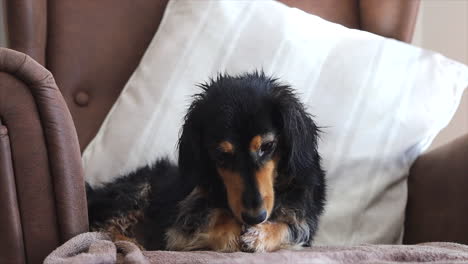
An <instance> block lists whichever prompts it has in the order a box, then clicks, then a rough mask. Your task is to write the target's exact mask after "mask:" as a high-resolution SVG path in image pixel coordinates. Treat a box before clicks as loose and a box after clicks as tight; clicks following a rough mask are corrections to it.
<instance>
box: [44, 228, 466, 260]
mask: <svg viewBox="0 0 468 264" xmlns="http://www.w3.org/2000/svg"><path fill="white" fill-rule="evenodd" d="M400 262H404V263H421V262H424V263H468V246H466V245H460V244H455V243H425V244H419V245H411V246H409V245H406V246H405V245H361V246H353V247H343V246H340V247H332V246H315V247H312V248H307V249H304V250H300V251H291V250H280V251H277V252H272V253H255V254H253V253H243V252H236V253H218V252H207V251H197V252H173V251H145V252H142V251H140V249H139V248H138V247H137V246H136V245H134V244H132V243H130V242H126V241H118V242H112V241H110V239H109V237H108V236H107V235H105V234H102V233H85V234H81V235H78V236H76V237H74V238H72V239H71V240H69V241H68V242H66V243H65V244H64V245H62V246H61V247H59V248H57V249H56V250H55V251H53V252H52V253H51V254H50V255H49V256H48V257H47V258H46V260H45V261H44V264H62V263H63V264H74V263H90V264H97V263H99V264H101V263H132V264H133V263H135V264H137V263H165V264H176V263H187V264H189V263H193V264H195V263H268V264H274V263H295V264H296V263H297V264H300V263H400Z"/></svg>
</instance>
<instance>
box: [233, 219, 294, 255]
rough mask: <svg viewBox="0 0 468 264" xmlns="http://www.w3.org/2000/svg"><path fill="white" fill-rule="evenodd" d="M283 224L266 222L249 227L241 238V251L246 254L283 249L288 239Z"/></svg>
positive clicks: (285, 227)
mask: <svg viewBox="0 0 468 264" xmlns="http://www.w3.org/2000/svg"><path fill="white" fill-rule="evenodd" d="M287 232H288V229H287V226H286V225H285V224H283V223H273V222H266V223H263V224H259V225H256V226H251V227H248V228H247V229H246V230H245V232H244V233H243V234H242V235H241V237H240V242H241V249H242V251H245V252H271V251H275V250H278V249H280V248H281V245H282V243H283V242H285V239H286V237H287Z"/></svg>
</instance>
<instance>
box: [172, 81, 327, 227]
mask: <svg viewBox="0 0 468 264" xmlns="http://www.w3.org/2000/svg"><path fill="white" fill-rule="evenodd" d="M201 87H202V88H203V92H202V93H200V94H198V95H196V96H195V99H194V101H193V103H192V105H191V106H190V108H189V111H188V113H187V115H186V117H185V124H184V126H183V128H182V134H181V138H180V142H179V167H180V170H181V173H182V174H183V175H184V176H186V177H187V180H195V181H196V183H197V184H200V185H201V186H203V187H204V188H205V189H207V190H211V191H215V192H216V191H219V190H217V189H222V190H223V193H225V194H227V202H228V205H229V207H230V209H231V211H232V212H233V214H234V215H235V217H236V218H237V219H238V220H239V221H241V222H243V223H246V224H249V225H254V224H258V223H261V222H263V221H265V220H266V219H268V217H269V216H270V215H271V213H272V210H273V207H274V204H275V190H278V189H282V188H287V186H288V185H291V184H294V185H299V186H301V185H302V186H304V187H306V186H308V185H310V184H314V177H313V175H314V174H315V175H316V174H318V173H316V172H318V171H319V170H320V165H319V155H318V153H317V144H316V143H317V142H316V141H317V127H316V126H315V124H314V122H313V121H312V119H311V118H310V116H309V115H308V114H307V113H306V111H305V110H304V107H303V105H302V104H301V103H300V102H299V100H298V99H297V98H296V97H295V95H294V93H293V92H292V90H291V88H290V87H289V86H287V85H282V84H280V83H279V82H277V81H276V80H275V79H271V78H268V77H266V76H265V75H264V74H263V73H252V74H245V75H241V76H236V77H232V76H226V75H220V76H218V78H217V79H215V80H211V81H210V82H209V83H207V84H203V85H201ZM224 191H225V192H224Z"/></svg>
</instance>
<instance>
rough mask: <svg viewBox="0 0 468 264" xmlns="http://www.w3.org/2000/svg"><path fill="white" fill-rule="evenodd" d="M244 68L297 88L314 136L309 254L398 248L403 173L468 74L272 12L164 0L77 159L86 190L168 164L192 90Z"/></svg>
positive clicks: (281, 8)
mask: <svg viewBox="0 0 468 264" xmlns="http://www.w3.org/2000/svg"><path fill="white" fill-rule="evenodd" d="M129 41H131V40H129ZM254 69H263V70H264V71H265V72H266V73H267V74H270V75H274V76H276V77H279V78H280V79H281V80H282V81H283V82H287V83H289V84H291V85H292V86H293V87H295V88H296V89H297V91H298V93H299V94H300V98H301V100H302V101H303V102H304V103H305V104H306V106H307V107H308V110H309V111H310V112H311V113H312V114H313V115H314V116H315V117H316V118H315V120H316V122H317V123H318V124H319V126H321V127H322V130H323V134H322V136H321V141H320V146H319V150H320V153H321V155H322V156H323V165H324V168H325V169H326V171H327V172H328V173H327V179H328V186H329V188H328V205H327V206H326V211H325V214H324V216H323V217H322V219H321V224H320V228H319V232H318V234H317V237H316V239H315V241H316V243H317V244H342V245H350V244H359V243H399V242H401V239H402V231H403V221H404V209H405V205H406V197H407V189H406V179H407V174H408V169H409V167H410V165H411V163H412V162H413V161H414V160H415V158H417V156H418V155H420V154H421V153H422V152H423V151H424V150H425V149H426V148H427V147H428V146H429V144H430V143H431V141H432V140H433V139H434V137H435V136H436V134H437V133H438V132H439V131H440V130H441V129H442V128H443V127H444V126H445V125H446V124H447V123H448V122H449V120H450V119H451V117H452V115H453V114H454V111H455V110H456V108H457V106H458V104H459V101H460V97H461V94H462V92H463V90H464V88H465V87H466V86H467V84H468V69H467V67H466V66H465V65H462V64H459V63H456V62H454V61H452V60H449V59H447V58H445V57H443V56H441V55H439V54H435V53H433V52H429V51H426V50H423V49H420V48H417V47H414V46H411V45H408V44H405V43H402V42H399V41H396V40H392V39H387V38H383V37H380V36H377V35H374V34H371V33H368V32H363V31H359V30H352V29H348V28H345V27H343V26H340V25H337V24H334V23H331V22H328V21H325V20H323V19H321V18H319V17H317V16H313V15H310V14H307V13H304V12H302V11H300V10H298V9H292V8H288V7H287V6H285V5H283V4H281V3H278V2H274V1H170V2H169V4H168V6H167V9H166V11H165V15H164V18H163V20H162V22H161V24H160V26H159V29H158V32H157V33H156V35H155V36H154V39H153V40H152V42H151V44H150V46H149V47H148V50H147V51H146V53H145V55H144V57H143V59H142V61H141V63H140V65H139V66H138V68H137V69H136V71H135V72H134V74H133V75H132V77H131V78H130V80H129V81H128V83H127V85H126V86H125V88H124V89H123V91H122V94H121V95H120V97H119V98H118V100H117V101H116V103H115V104H114V106H113V107H112V109H111V111H110V112H109V114H108V116H107V118H106V119H105V121H104V123H103V125H102V127H101V129H100V130H99V132H98V134H97V135H96V137H95V138H94V140H93V141H92V142H91V143H90V144H89V146H88V147H87V148H86V150H85V151H84V154H83V161H84V166H85V173H86V179H87V181H88V182H89V183H91V184H93V185H96V184H101V183H104V182H109V181H111V180H112V179H114V178H115V177H117V176H119V175H121V174H123V173H128V172H130V171H133V170H135V169H136V168H137V167H139V166H142V165H145V164H147V163H150V162H152V161H154V160H155V159H157V158H158V157H162V156H165V155H169V156H170V157H172V158H173V159H174V160H175V156H176V148H175V146H176V142H177V139H178V135H179V130H180V127H181V124H182V118H183V115H184V113H185V111H186V109H187V106H188V105H189V103H190V101H191V98H190V96H191V95H192V94H194V93H196V92H198V91H199V89H198V88H197V87H196V86H195V84H197V83H200V82H204V81H206V80H207V79H208V78H209V77H212V76H214V75H215V74H216V73H218V72H227V73H230V74H236V73H242V72H245V71H250V70H254Z"/></svg>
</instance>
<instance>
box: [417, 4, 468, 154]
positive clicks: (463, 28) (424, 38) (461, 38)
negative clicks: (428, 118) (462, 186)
mask: <svg viewBox="0 0 468 264" xmlns="http://www.w3.org/2000/svg"><path fill="white" fill-rule="evenodd" d="M413 44H414V45H416V46H420V47H423V48H426V49H430V50H434V51H437V52H439V53H442V54H444V55H445V56H447V57H449V58H452V59H455V60H457V61H460V62H462V63H465V64H467V65H468V1H467V0H422V1H421V7H420V10H419V16H418V20H417V22H416V29H415V33H414V38H413ZM467 133H468V89H467V91H465V95H464V97H463V99H462V102H461V104H460V106H459V108H458V111H457V113H456V114H455V116H454V118H453V119H452V121H451V122H450V124H449V125H448V126H447V127H446V128H445V129H444V130H443V131H442V132H441V133H440V134H439V135H438V137H437V138H436V140H435V141H434V143H433V144H432V147H431V148H435V147H437V146H440V145H443V144H444V143H447V142H449V141H451V140H452V139H454V138H456V137H458V136H460V135H464V134H467Z"/></svg>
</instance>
